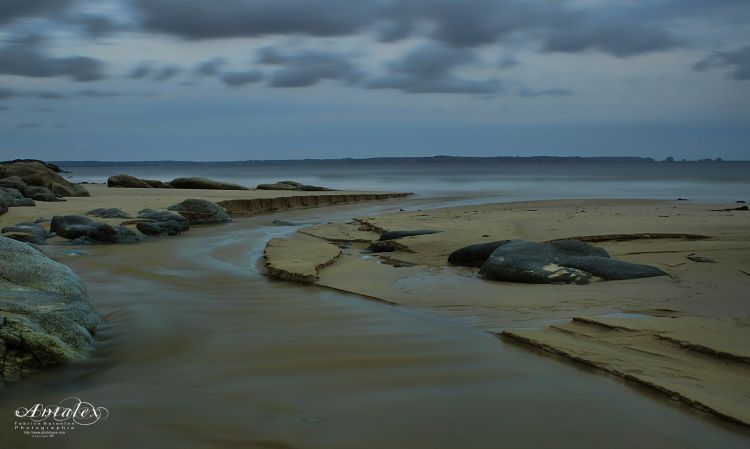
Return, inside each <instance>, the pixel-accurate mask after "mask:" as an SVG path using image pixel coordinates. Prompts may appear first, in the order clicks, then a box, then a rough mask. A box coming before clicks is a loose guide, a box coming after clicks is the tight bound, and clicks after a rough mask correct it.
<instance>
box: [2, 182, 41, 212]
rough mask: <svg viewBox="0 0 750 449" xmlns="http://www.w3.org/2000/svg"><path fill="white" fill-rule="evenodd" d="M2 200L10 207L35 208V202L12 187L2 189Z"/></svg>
mask: <svg viewBox="0 0 750 449" xmlns="http://www.w3.org/2000/svg"><path fill="white" fill-rule="evenodd" d="M0 199H1V200H2V201H3V202H4V203H5V204H6V205H7V206H8V207H19V206H34V205H35V204H36V203H34V200H32V199H31V198H26V197H24V196H23V194H22V193H21V192H20V191H18V190H17V189H14V188H10V187H0Z"/></svg>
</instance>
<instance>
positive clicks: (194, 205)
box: [167, 199, 232, 224]
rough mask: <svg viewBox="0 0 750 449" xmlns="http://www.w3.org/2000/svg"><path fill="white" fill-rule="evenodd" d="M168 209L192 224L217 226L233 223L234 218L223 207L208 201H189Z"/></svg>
mask: <svg viewBox="0 0 750 449" xmlns="http://www.w3.org/2000/svg"><path fill="white" fill-rule="evenodd" d="M167 209H169V210H172V211H175V212H177V213H179V214H180V215H182V216H183V217H185V218H187V219H188V221H189V222H190V224H215V223H225V222H228V221H232V217H230V216H229V214H227V212H226V211H225V210H224V209H223V208H222V207H221V206H219V205H218V204H216V203H212V202H210V201H206V200H198V199H187V200H185V201H182V202H181V203H178V204H174V205H172V206H169V207H168V208H167Z"/></svg>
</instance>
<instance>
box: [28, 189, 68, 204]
mask: <svg viewBox="0 0 750 449" xmlns="http://www.w3.org/2000/svg"><path fill="white" fill-rule="evenodd" d="M26 196H27V197H28V198H31V199H32V200H35V201H45V202H55V201H65V199H64V198H63V197H62V195H59V194H56V193H54V192H52V191H51V190H50V189H48V188H46V187H44V186H28V187H27V188H26Z"/></svg>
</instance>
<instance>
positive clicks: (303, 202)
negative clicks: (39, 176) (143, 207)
mask: <svg viewBox="0 0 750 449" xmlns="http://www.w3.org/2000/svg"><path fill="white" fill-rule="evenodd" d="M408 195H410V194H409V193H346V194H337V193H327V194H319V195H294V196H284V197H278V198H250V199H246V198H238V199H231V200H224V201H219V202H218V203H217V204H218V205H220V206H222V207H223V208H225V209H226V210H227V211H228V212H229V213H230V214H232V215H251V214H257V213H263V212H274V211H279V210H284V209H295V208H301V207H316V206H328V205H333V204H346V203H357V202H360V201H375V200H386V199H391V198H403V197H405V196H408Z"/></svg>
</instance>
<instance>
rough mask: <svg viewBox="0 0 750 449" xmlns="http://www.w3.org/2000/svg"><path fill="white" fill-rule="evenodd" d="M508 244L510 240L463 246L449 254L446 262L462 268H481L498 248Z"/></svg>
mask: <svg viewBox="0 0 750 449" xmlns="http://www.w3.org/2000/svg"><path fill="white" fill-rule="evenodd" d="M509 242H510V240H497V241H494V242H487V243H477V244H476V245H469V246H465V247H463V248H461V249H457V250H455V251H453V252H452V253H450V255H449V256H448V262H449V263H450V264H451V265H460V266H463V267H481V266H482V265H484V263H485V262H486V261H487V259H489V257H490V255H491V254H492V252H493V251H495V249H496V248H497V247H498V246H500V245H505V244H506V243H509Z"/></svg>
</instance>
